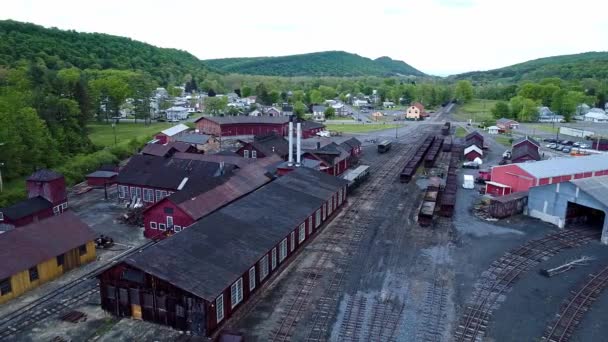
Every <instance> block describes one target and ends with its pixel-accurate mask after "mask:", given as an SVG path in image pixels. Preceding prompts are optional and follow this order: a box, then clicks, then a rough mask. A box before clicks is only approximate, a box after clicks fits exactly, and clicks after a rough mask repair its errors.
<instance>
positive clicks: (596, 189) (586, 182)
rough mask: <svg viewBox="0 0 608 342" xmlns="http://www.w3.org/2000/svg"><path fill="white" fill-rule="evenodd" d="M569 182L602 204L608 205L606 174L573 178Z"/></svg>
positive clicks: (607, 180) (607, 179)
mask: <svg viewBox="0 0 608 342" xmlns="http://www.w3.org/2000/svg"><path fill="white" fill-rule="evenodd" d="M570 183H572V184H574V185H576V186H578V187H579V188H580V189H581V190H583V191H584V192H586V193H587V194H588V195H589V196H591V197H593V198H595V199H596V200H598V201H599V202H600V203H602V204H603V205H606V206H608V176H599V177H588V178H581V179H574V180H571V181H570Z"/></svg>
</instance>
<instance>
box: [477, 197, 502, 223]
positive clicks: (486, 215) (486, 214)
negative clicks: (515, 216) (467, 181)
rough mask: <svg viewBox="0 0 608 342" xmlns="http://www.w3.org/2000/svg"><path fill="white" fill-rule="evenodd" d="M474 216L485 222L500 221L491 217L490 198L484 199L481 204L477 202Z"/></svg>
mask: <svg viewBox="0 0 608 342" xmlns="http://www.w3.org/2000/svg"><path fill="white" fill-rule="evenodd" d="M473 215H475V216H476V217H478V218H480V219H482V220H484V221H490V222H495V221H498V219H497V218H494V217H492V215H490V199H489V198H482V199H481V200H480V201H479V202H477V203H475V204H474V205H473Z"/></svg>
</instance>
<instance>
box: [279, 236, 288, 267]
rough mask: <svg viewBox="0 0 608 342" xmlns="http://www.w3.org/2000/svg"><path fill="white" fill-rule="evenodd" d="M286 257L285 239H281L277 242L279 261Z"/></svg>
mask: <svg viewBox="0 0 608 342" xmlns="http://www.w3.org/2000/svg"><path fill="white" fill-rule="evenodd" d="M285 258H287V239H283V241H281V243H280V244H279V262H283V260H285Z"/></svg>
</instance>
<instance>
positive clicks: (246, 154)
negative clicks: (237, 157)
mask: <svg viewBox="0 0 608 342" xmlns="http://www.w3.org/2000/svg"><path fill="white" fill-rule="evenodd" d="M243 158H249V150H243Z"/></svg>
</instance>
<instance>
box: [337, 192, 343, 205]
mask: <svg viewBox="0 0 608 342" xmlns="http://www.w3.org/2000/svg"><path fill="white" fill-rule="evenodd" d="M340 204H342V189H340V190H338V205H340Z"/></svg>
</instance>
